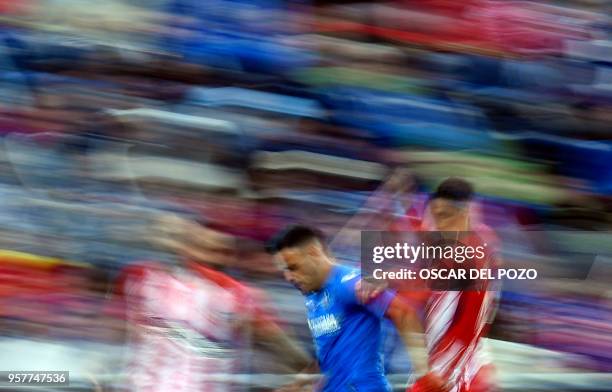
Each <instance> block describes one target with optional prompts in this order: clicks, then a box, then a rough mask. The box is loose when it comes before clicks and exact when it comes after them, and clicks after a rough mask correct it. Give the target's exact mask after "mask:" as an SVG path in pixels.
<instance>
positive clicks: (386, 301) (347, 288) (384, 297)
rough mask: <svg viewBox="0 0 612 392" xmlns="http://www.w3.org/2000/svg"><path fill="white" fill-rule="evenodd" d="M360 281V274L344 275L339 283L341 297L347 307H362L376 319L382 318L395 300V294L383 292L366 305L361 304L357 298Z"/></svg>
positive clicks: (387, 291)
mask: <svg viewBox="0 0 612 392" xmlns="http://www.w3.org/2000/svg"><path fill="white" fill-rule="evenodd" d="M361 279H362V278H361V274H358V273H356V274H354V275H352V276H351V275H350V274H349V275H346V276H345V277H344V278H343V279H342V280H341V282H340V293H341V297H342V298H343V300H344V302H345V303H346V304H347V305H349V306H350V305H357V306H363V307H365V308H366V309H367V310H368V311H369V312H370V313H372V314H373V315H375V316H376V317H378V318H383V317H384V316H385V313H386V312H387V309H388V308H389V305H390V304H391V301H393V298H395V292H394V291H391V290H385V291H383V292H382V293H380V294H379V295H378V296H377V297H376V298H374V299H372V300H371V301H369V302H368V303H366V304H362V303H361V302H360V301H359V299H358V298H357V289H358V287H359V285H358V283H359V282H360V281H361Z"/></svg>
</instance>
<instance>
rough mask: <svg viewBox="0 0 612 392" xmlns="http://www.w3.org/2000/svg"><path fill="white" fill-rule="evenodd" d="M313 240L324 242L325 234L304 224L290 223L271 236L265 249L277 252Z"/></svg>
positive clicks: (269, 251)
mask: <svg viewBox="0 0 612 392" xmlns="http://www.w3.org/2000/svg"><path fill="white" fill-rule="evenodd" d="M313 240H319V241H320V242H321V244H325V236H324V235H323V233H322V232H321V231H319V230H317V229H314V228H312V227H308V226H304V225H291V226H288V227H286V228H284V229H283V230H281V231H280V232H279V233H277V234H276V235H275V236H274V237H272V238H271V239H270V240H269V241H268V242H267V244H266V250H267V251H268V253H278V252H280V251H281V250H283V249H286V248H293V247H296V246H302V245H304V244H307V243H308V242H310V241H313Z"/></svg>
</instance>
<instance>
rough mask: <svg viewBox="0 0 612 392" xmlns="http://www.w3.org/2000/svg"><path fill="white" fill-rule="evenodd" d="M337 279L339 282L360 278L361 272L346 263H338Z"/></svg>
mask: <svg viewBox="0 0 612 392" xmlns="http://www.w3.org/2000/svg"><path fill="white" fill-rule="evenodd" d="M336 268H337V271H338V272H337V281H338V283H340V284H343V283H347V282H351V281H355V280H359V279H361V272H360V271H359V270H358V269H357V268H353V267H349V266H346V265H338V266H337V267H336Z"/></svg>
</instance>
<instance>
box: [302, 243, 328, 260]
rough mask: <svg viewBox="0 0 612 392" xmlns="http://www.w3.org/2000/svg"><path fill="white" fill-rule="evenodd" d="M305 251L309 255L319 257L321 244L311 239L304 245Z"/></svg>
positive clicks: (321, 249)
mask: <svg viewBox="0 0 612 392" xmlns="http://www.w3.org/2000/svg"><path fill="white" fill-rule="evenodd" d="M305 250H306V252H307V254H308V255H309V256H311V257H321V256H323V253H324V251H323V246H322V245H321V243H320V242H319V241H316V240H315V241H312V242H310V243H309V244H308V245H306V249H305Z"/></svg>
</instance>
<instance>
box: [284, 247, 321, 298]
mask: <svg viewBox="0 0 612 392" xmlns="http://www.w3.org/2000/svg"><path fill="white" fill-rule="evenodd" d="M279 256H280V257H279V259H280V263H281V267H282V268H283V274H284V276H285V279H286V280H287V281H288V282H289V283H291V284H293V285H294V286H295V287H296V288H298V289H299V290H300V291H301V292H302V293H309V292H311V291H315V290H317V289H318V288H319V286H320V284H319V279H318V275H319V274H318V270H317V263H316V260H315V259H314V256H313V255H312V254H311V252H309V251H308V249H307V248H306V247H297V248H287V249H283V250H282V251H281V252H280V254H279Z"/></svg>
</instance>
